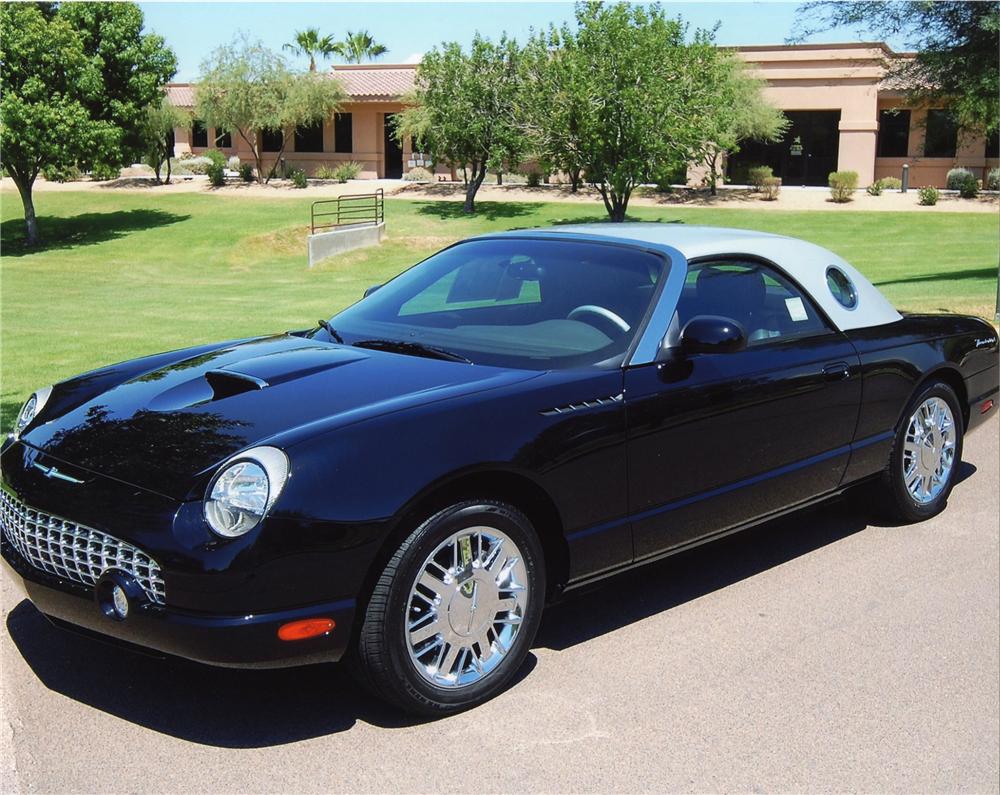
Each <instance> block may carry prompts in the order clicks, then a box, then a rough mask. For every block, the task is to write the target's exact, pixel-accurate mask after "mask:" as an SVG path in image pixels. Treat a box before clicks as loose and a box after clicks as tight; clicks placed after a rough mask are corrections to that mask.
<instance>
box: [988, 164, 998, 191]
mask: <svg viewBox="0 0 1000 795" xmlns="http://www.w3.org/2000/svg"><path fill="white" fill-rule="evenodd" d="M985 187H986V190H1000V168H991V169H990V170H989V172H988V173H987V174H986V186H985Z"/></svg>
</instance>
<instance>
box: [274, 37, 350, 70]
mask: <svg viewBox="0 0 1000 795" xmlns="http://www.w3.org/2000/svg"><path fill="white" fill-rule="evenodd" d="M337 47H338V45H337V43H336V42H334V40H333V36H320V35H319V29H318V28H306V29H305V30H297V31H295V41H293V42H289V43H288V44H283V45H282V48H283V49H285V50H289V51H290V52H293V53H295V54H296V55H301V56H305V57H307V58H309V71H310V72H315V71H316V56H317V55H322V56H323V57H324V58H329V57H330V56H331V55H333V54H334V53H336V52H338V49H337Z"/></svg>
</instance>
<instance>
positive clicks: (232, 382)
mask: <svg viewBox="0 0 1000 795" xmlns="http://www.w3.org/2000/svg"><path fill="white" fill-rule="evenodd" d="M205 380H206V381H208V385H209V386H210V387H212V400H222V399H224V398H227V397H233V396H234V395H241V394H243V393H244V392H256V391H258V390H260V389H264V388H265V387H266V386H267V385H268V384H267V381H264V380H262V379H260V378H254V377H253V376H252V375H245V374H243V373H234V372H230V371H229V370H209V371H208V372H207V373H205Z"/></svg>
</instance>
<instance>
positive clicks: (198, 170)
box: [174, 153, 212, 174]
mask: <svg viewBox="0 0 1000 795" xmlns="http://www.w3.org/2000/svg"><path fill="white" fill-rule="evenodd" d="M185 154H187V153H185ZM210 165H212V161H211V160H209V159H208V158H207V157H198V156H194V155H191V156H189V157H185V156H184V155H181V158H180V160H178V161H175V163H174V170H175V171H176V172H177V173H178V174H184V173H187V174H207V173H208V167H209V166H210Z"/></svg>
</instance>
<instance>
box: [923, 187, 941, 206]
mask: <svg viewBox="0 0 1000 795" xmlns="http://www.w3.org/2000/svg"><path fill="white" fill-rule="evenodd" d="M940 195H941V194H940V192H939V191H938V189H937V188H934V187H931V186H930V185H928V186H927V187H925V188H921V189H920V203H921V204H925V205H927V206H932V205H935V204H937V201H938V196H940Z"/></svg>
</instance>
